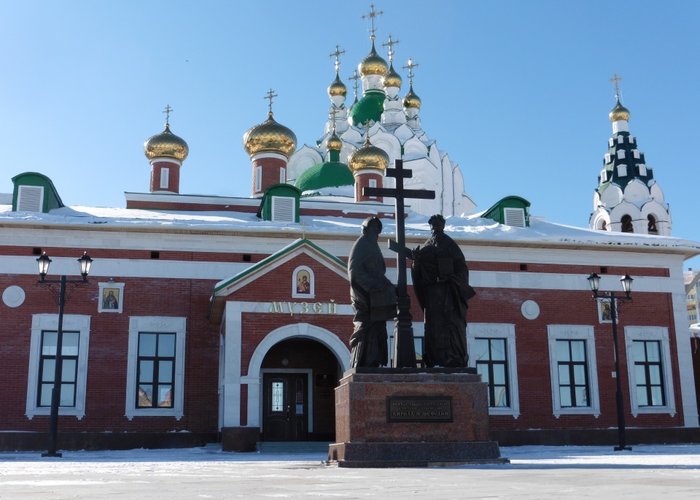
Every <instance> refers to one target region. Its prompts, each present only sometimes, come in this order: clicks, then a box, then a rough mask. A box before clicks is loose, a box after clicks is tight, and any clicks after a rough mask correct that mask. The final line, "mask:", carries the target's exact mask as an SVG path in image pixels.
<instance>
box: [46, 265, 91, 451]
mask: <svg viewBox="0 0 700 500" xmlns="http://www.w3.org/2000/svg"><path fill="white" fill-rule="evenodd" d="M36 261H37V263H38V264H39V283H40V284H48V285H51V284H55V283H58V285H59V290H58V329H57V332H56V360H55V363H54V374H53V388H52V389H51V417H50V420H49V446H48V449H47V451H46V453H42V455H41V456H42V457H60V456H61V454H60V453H58V452H57V451H56V440H57V437H58V407H59V406H60V402H61V379H62V378H63V307H64V305H65V303H66V283H87V277H88V274H89V273H90V266H91V265H92V259H91V258H90V256H89V255H88V254H87V252H83V256H82V257H80V258H79V259H78V263H79V264H80V275H81V278H80V279H71V278H67V277H66V276H65V275H62V276H61V277H60V278H59V279H54V280H47V279H46V274H47V273H48V272H49V266H50V265H51V259H50V258H49V256H48V255H46V252H42V254H41V256H40V257H39V258H38V259H36Z"/></svg>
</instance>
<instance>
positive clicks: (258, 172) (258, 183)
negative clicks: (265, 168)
mask: <svg viewBox="0 0 700 500" xmlns="http://www.w3.org/2000/svg"><path fill="white" fill-rule="evenodd" d="M260 191H262V167H261V166H260V165H257V166H256V167H255V192H256V193H259V192H260Z"/></svg>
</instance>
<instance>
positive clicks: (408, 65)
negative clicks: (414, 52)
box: [403, 59, 420, 87]
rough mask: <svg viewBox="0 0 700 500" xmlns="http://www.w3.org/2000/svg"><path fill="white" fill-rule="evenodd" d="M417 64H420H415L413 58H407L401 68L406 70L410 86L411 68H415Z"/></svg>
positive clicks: (411, 84)
mask: <svg viewBox="0 0 700 500" xmlns="http://www.w3.org/2000/svg"><path fill="white" fill-rule="evenodd" d="M418 66H420V64H416V63H414V62H413V59H409V60H408V62H407V63H406V66H404V67H403V69H407V70H408V84H409V85H410V86H411V87H412V86H413V68H416V67H418Z"/></svg>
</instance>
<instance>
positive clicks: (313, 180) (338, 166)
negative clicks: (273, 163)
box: [295, 161, 355, 193]
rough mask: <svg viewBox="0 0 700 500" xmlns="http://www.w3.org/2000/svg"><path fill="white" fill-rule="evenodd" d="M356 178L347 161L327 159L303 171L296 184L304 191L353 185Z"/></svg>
mask: <svg viewBox="0 0 700 500" xmlns="http://www.w3.org/2000/svg"><path fill="white" fill-rule="evenodd" d="M354 184H355V178H354V177H353V175H352V172H350V169H349V168H348V166H347V165H346V164H345V163H340V162H338V161H327V162H326V163H319V164H318V165H314V166H313V167H311V168H309V169H307V170H306V171H305V172H303V173H302V174H301V175H300V176H299V177H298V178H297V180H296V182H295V185H296V187H298V188H299V191H301V192H302V193H303V192H304V191H311V190H314V189H322V188H325V187H337V186H352V185H354Z"/></svg>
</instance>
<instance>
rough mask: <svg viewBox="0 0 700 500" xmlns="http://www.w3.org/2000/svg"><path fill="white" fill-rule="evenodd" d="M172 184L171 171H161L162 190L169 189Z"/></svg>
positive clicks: (165, 168)
mask: <svg viewBox="0 0 700 500" xmlns="http://www.w3.org/2000/svg"><path fill="white" fill-rule="evenodd" d="M169 183H170V169H169V168H167V167H163V168H161V169H160V188H161V189H168V184H169Z"/></svg>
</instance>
